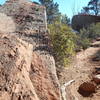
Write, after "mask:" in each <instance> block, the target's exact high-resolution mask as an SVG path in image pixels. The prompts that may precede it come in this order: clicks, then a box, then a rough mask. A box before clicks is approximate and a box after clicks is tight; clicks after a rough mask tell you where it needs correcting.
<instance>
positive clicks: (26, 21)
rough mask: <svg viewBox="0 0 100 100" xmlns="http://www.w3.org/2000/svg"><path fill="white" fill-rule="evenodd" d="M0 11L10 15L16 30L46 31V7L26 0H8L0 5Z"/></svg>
mask: <svg viewBox="0 0 100 100" xmlns="http://www.w3.org/2000/svg"><path fill="white" fill-rule="evenodd" d="M0 12H1V13H5V14H6V15H7V16H10V17H12V19H13V20H14V22H15V24H16V31H23V30H24V31H25V30H26V31H27V30H31V31H33V32H35V31H41V32H44V31H46V28H47V25H46V24H47V22H46V9H45V7H44V6H41V5H37V4H35V3H32V2H30V1H28V0H8V1H7V2H6V3H5V4H4V5H2V6H0Z"/></svg>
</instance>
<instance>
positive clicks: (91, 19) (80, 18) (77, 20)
mask: <svg viewBox="0 0 100 100" xmlns="http://www.w3.org/2000/svg"><path fill="white" fill-rule="evenodd" d="M97 22H100V16H94V15H75V16H73V18H72V28H73V29H74V30H77V31H79V30H80V29H82V28H86V27H88V26H89V25H90V24H92V23H97Z"/></svg>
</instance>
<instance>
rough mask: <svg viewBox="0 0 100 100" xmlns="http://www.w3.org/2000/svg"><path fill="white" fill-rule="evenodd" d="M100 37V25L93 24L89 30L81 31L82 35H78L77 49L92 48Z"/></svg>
mask: <svg viewBox="0 0 100 100" xmlns="http://www.w3.org/2000/svg"><path fill="white" fill-rule="evenodd" d="M97 37H100V23H97V24H91V25H90V26H89V27H88V28H87V29H85V28H83V29H82V30H80V34H78V35H77V40H76V43H77V46H78V47H77V49H80V48H82V49H86V48H88V47H89V46H90V43H91V41H92V40H94V39H96V38H97Z"/></svg>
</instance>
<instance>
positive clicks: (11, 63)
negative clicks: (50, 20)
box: [0, 0, 61, 100]
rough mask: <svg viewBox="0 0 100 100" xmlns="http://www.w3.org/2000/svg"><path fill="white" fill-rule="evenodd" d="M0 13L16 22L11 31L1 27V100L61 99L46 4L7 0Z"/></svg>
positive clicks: (25, 0) (0, 8)
mask: <svg viewBox="0 0 100 100" xmlns="http://www.w3.org/2000/svg"><path fill="white" fill-rule="evenodd" d="M37 8H39V9H40V10H41V11H40V10H39V12H38V13H36V11H38V9H37ZM0 12H1V14H2V13H3V14H4V15H5V16H7V18H10V19H12V22H14V25H15V29H14V30H13V29H11V30H12V31H8V30H7V31H6V32H3V31H1V30H0V31H1V32H2V33H1V35H0V43H1V44H0V59H1V60H0V62H1V65H0V66H1V67H0V68H1V69H0V70H3V71H2V72H1V73H0V74H1V76H0V78H1V79H0V80H1V81H0V88H1V89H0V92H1V94H0V97H1V98H0V100H6V99H7V100H61V94H60V85H59V81H58V78H57V75H56V67H55V60H54V58H53V56H52V49H51V46H50V39H49V35H48V33H46V16H45V7H43V6H40V5H37V4H34V3H32V2H29V1H27V0H9V1H7V2H6V3H5V4H4V5H2V6H0ZM41 20H42V21H41ZM9 21H10V20H9ZM3 23H4V27H5V26H6V24H5V23H6V22H5V21H3ZM42 26H43V27H42ZM7 27H8V26H7ZM10 27H11V28H12V27H13V24H12V25H11V26H10ZM4 33H6V34H4ZM3 63H4V64H3ZM5 95H6V96H5ZM6 97H7V98H6Z"/></svg>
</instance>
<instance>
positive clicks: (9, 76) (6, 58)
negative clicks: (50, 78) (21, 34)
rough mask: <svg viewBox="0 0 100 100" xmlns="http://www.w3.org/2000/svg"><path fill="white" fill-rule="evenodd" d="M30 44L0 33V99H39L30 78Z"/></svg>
mask: <svg viewBox="0 0 100 100" xmlns="http://www.w3.org/2000/svg"><path fill="white" fill-rule="evenodd" d="M31 59H32V45H30V44H28V43H26V42H24V41H22V40H20V39H18V38H16V37H15V36H10V35H4V34H0V100H39V99H38V97H37V94H36V93H35V89H34V87H33V84H32V82H31V80H30V76H29V72H30V65H31Z"/></svg>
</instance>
